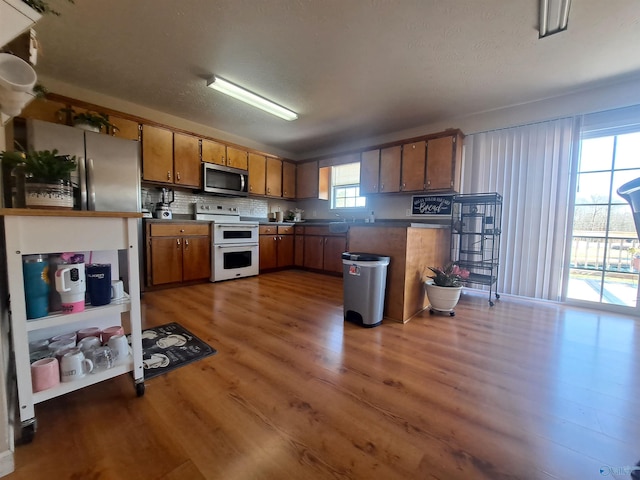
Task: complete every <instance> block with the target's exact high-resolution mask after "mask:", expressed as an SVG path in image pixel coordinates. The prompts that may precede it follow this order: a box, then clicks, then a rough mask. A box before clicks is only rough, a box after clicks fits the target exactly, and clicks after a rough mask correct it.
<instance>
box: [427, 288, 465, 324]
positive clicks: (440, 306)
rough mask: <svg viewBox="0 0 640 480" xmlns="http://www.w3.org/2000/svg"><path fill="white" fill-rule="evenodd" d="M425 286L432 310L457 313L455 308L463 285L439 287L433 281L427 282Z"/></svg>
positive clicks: (450, 313)
mask: <svg viewBox="0 0 640 480" xmlns="http://www.w3.org/2000/svg"><path fill="white" fill-rule="evenodd" d="M424 286H425V288H426V290H427V297H428V298H429V304H430V305H429V308H430V310H431V311H433V310H436V311H438V312H449V315H451V316H453V315H455V313H454V311H453V309H454V308H455V306H456V305H457V304H458V300H460V293H461V292H462V287H439V286H437V285H434V284H433V282H431V281H429V282H425V284H424Z"/></svg>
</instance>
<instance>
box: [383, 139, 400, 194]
mask: <svg viewBox="0 0 640 480" xmlns="http://www.w3.org/2000/svg"><path fill="white" fill-rule="evenodd" d="M401 164H402V147H401V146H400V145H396V146H395V147H388V148H383V149H382V150H380V181H379V184H378V191H379V192H380V193H395V192H399V191H400V169H401Z"/></svg>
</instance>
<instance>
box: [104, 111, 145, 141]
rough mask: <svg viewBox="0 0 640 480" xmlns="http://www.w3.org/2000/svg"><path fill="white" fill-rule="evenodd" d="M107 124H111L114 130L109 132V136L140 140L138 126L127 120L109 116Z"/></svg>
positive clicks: (136, 123)
mask: <svg viewBox="0 0 640 480" xmlns="http://www.w3.org/2000/svg"><path fill="white" fill-rule="evenodd" d="M109 122H110V123H111V124H113V125H114V126H115V127H116V129H115V130H113V129H112V130H111V132H110V133H111V135H113V136H114V137H118V138H126V139H127V140H139V139H140V124H139V123H138V122H134V121H133V120H129V119H128V118H121V117H114V116H113V115H109Z"/></svg>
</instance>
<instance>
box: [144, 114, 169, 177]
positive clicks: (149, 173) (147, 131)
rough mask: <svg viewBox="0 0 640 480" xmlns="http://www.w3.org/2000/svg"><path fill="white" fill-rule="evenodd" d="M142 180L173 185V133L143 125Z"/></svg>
mask: <svg viewBox="0 0 640 480" xmlns="http://www.w3.org/2000/svg"><path fill="white" fill-rule="evenodd" d="M142 179H143V180H147V181H150V182H163V183H173V132H172V131H171V130H167V129H166V128H160V127H153V126H151V125H142Z"/></svg>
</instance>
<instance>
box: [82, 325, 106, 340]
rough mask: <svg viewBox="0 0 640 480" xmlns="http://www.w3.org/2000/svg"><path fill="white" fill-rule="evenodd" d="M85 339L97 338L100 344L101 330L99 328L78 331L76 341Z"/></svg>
mask: <svg viewBox="0 0 640 480" xmlns="http://www.w3.org/2000/svg"><path fill="white" fill-rule="evenodd" d="M85 337H98V338H99V339H100V341H101V342H102V330H100V327H87V328H82V329H80V330H78V341H80V340H82V339H83V338H85Z"/></svg>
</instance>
